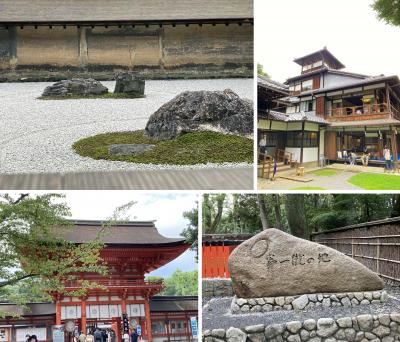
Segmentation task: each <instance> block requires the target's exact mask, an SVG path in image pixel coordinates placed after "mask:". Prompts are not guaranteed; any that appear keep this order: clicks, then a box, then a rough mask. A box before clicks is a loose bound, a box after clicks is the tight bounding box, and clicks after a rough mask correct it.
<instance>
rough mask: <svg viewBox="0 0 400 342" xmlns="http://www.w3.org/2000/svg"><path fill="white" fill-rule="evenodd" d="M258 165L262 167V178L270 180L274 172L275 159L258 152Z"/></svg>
mask: <svg viewBox="0 0 400 342" xmlns="http://www.w3.org/2000/svg"><path fill="white" fill-rule="evenodd" d="M258 164H259V165H260V166H261V178H267V179H269V177H270V174H271V172H272V171H273V165H274V158H273V157H272V156H270V155H268V154H265V153H261V152H260V151H259V152H258Z"/></svg>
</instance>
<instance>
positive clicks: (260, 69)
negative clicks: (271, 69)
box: [257, 63, 270, 78]
mask: <svg viewBox="0 0 400 342" xmlns="http://www.w3.org/2000/svg"><path fill="white" fill-rule="evenodd" d="M257 75H260V76H264V77H267V78H270V76H269V75H268V74H267V73H266V72H265V71H264V67H263V65H262V64H260V63H257Z"/></svg>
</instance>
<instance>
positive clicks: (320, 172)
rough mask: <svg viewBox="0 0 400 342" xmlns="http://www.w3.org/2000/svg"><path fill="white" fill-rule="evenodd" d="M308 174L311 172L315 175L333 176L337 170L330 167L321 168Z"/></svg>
mask: <svg viewBox="0 0 400 342" xmlns="http://www.w3.org/2000/svg"><path fill="white" fill-rule="evenodd" d="M310 174H313V175H315V176H324V177H326V176H334V175H336V174H337V171H335V170H332V169H321V170H316V171H313V172H310Z"/></svg>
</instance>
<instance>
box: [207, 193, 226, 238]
mask: <svg viewBox="0 0 400 342" xmlns="http://www.w3.org/2000/svg"><path fill="white" fill-rule="evenodd" d="M225 196H226V195H225V194H221V195H217V214H216V215H215V218H214V220H213V221H212V222H211V229H210V231H211V233H215V232H216V231H217V228H218V226H219V223H220V222H221V218H222V211H223V209H224V201H225Z"/></svg>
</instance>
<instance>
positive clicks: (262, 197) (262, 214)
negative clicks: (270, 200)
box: [257, 194, 270, 230]
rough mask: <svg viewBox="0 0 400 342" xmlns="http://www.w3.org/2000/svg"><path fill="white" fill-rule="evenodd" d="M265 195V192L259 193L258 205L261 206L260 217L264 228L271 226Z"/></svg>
mask: <svg viewBox="0 0 400 342" xmlns="http://www.w3.org/2000/svg"><path fill="white" fill-rule="evenodd" d="M265 197H266V195H265V194H257V202H258V207H259V208H260V219H261V224H262V229H263V230H265V229H268V228H270V226H269V222H268V209H267V204H266V198H265Z"/></svg>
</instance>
